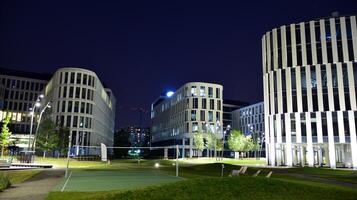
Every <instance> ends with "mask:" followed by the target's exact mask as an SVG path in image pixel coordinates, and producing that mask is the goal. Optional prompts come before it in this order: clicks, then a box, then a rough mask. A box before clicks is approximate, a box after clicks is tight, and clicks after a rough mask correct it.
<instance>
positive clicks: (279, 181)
mask: <svg viewBox="0 0 357 200" xmlns="http://www.w3.org/2000/svg"><path fill="white" fill-rule="evenodd" d="M52 162H57V163H58V164H61V165H63V163H65V162H64V160H62V161H61V160H53V161H52ZM214 162H215V160H213V159H206V158H204V159H186V160H180V161H179V176H180V177H182V178H183V179H177V178H176V177H174V175H175V167H176V166H175V160H141V162H140V164H138V163H137V160H114V161H112V162H111V164H110V165H107V164H105V163H101V162H79V161H74V162H71V165H70V166H71V167H72V171H73V174H72V176H73V177H71V178H70V180H69V181H68V183H67V184H68V185H67V186H66V189H65V191H66V192H58V191H59V190H60V189H61V188H62V186H63V184H64V182H65V180H63V181H62V182H61V183H59V185H58V186H57V187H56V188H55V189H54V191H53V192H51V193H50V194H49V196H48V198H47V199H49V200H57V199H68V200H71V199H73V200H75V199H104V200H106V199H138V200H140V199H238V198H239V199H356V197H357V189H356V188H351V187H347V186H342V185H339V184H338V183H336V184H335V183H329V182H324V181H322V180H310V179H307V178H304V177H299V176H292V174H300V175H301V174H303V175H306V176H311V177H318V178H321V179H333V180H337V181H340V182H350V183H354V182H355V181H356V171H352V170H330V169H319V168H307V167H306V168H291V169H278V168H270V169H269V168H261V166H260V165H261V164H262V163H264V162H265V161H264V160H255V159H247V160H234V159H224V161H223V163H224V177H225V178H220V176H221V167H222V163H214ZM156 163H159V165H160V167H158V168H157V167H155V164H156ZM240 164H241V165H243V164H251V165H256V167H249V168H248V171H247V175H245V176H241V177H238V178H228V175H229V173H230V172H231V171H232V170H233V169H239V168H240V166H237V165H240ZM257 170H261V173H260V175H259V177H254V178H253V177H251V175H252V174H254V173H255V172H256V171H257ZM269 171H273V172H274V173H273V176H272V177H271V178H270V179H267V178H265V176H266V174H267V173H269ZM356 182H357V181H356ZM108 190H109V191H108ZM93 191H96V192H93Z"/></svg>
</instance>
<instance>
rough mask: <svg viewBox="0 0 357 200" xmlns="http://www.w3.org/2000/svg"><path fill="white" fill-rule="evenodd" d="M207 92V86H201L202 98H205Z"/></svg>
mask: <svg viewBox="0 0 357 200" xmlns="http://www.w3.org/2000/svg"><path fill="white" fill-rule="evenodd" d="M205 90H206V88H205V86H201V87H200V96H201V97H204V96H205V95H206V92H205Z"/></svg>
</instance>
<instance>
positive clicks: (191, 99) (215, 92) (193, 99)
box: [151, 82, 223, 157]
mask: <svg viewBox="0 0 357 200" xmlns="http://www.w3.org/2000/svg"><path fill="white" fill-rule="evenodd" d="M222 96H223V86H221V85H218V84H212V83H203V82H190V83H186V84H184V85H183V86H181V87H180V88H179V89H177V90H176V91H175V92H168V93H167V95H165V96H160V97H159V98H158V99H157V100H156V101H155V102H154V103H153V104H152V106H151V120H152V127H151V134H152V143H153V144H152V145H153V146H173V147H174V145H176V144H177V145H180V147H182V150H181V156H182V157H185V156H186V155H188V156H189V157H192V156H193V155H197V154H196V151H195V150H194V147H193V137H194V134H195V133H197V132H202V133H204V135H206V133H207V132H208V131H212V132H214V133H215V134H216V135H217V137H218V138H222V128H223V127H222V123H223V119H222V113H223V111H222V109H223V103H222Z"/></svg>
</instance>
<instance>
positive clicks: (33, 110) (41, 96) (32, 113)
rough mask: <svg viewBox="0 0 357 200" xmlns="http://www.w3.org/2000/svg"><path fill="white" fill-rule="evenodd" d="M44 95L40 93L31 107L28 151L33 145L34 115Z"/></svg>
mask: <svg viewBox="0 0 357 200" xmlns="http://www.w3.org/2000/svg"><path fill="white" fill-rule="evenodd" d="M43 97H44V96H43V94H40V95H39V96H38V97H37V99H36V101H35V103H34V105H33V107H32V108H30V110H31V112H30V114H31V122H30V134H29V141H28V147H27V151H30V150H31V149H30V147H31V146H30V145H31V136H32V129H33V118H34V116H35V109H36V108H37V107H40V106H41V103H40V101H41V98H43Z"/></svg>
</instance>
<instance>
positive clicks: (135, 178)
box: [54, 170, 183, 191]
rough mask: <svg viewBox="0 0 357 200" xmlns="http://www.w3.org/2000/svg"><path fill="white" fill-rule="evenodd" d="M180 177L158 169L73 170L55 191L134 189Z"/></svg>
mask: <svg viewBox="0 0 357 200" xmlns="http://www.w3.org/2000/svg"><path fill="white" fill-rule="evenodd" d="M180 180H183V179H182V178H179V177H175V176H169V175H166V174H162V173H159V171H151V170H146V171H121V170H120V171H119V170H106V171H103V170H75V171H73V172H72V173H71V176H70V177H69V179H68V181H67V179H63V181H61V182H60V183H59V184H58V185H57V186H56V187H55V188H54V190H55V191H62V189H63V191H107V190H118V189H135V188H141V187H146V186H150V185H157V184H163V183H170V182H176V181H180Z"/></svg>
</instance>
